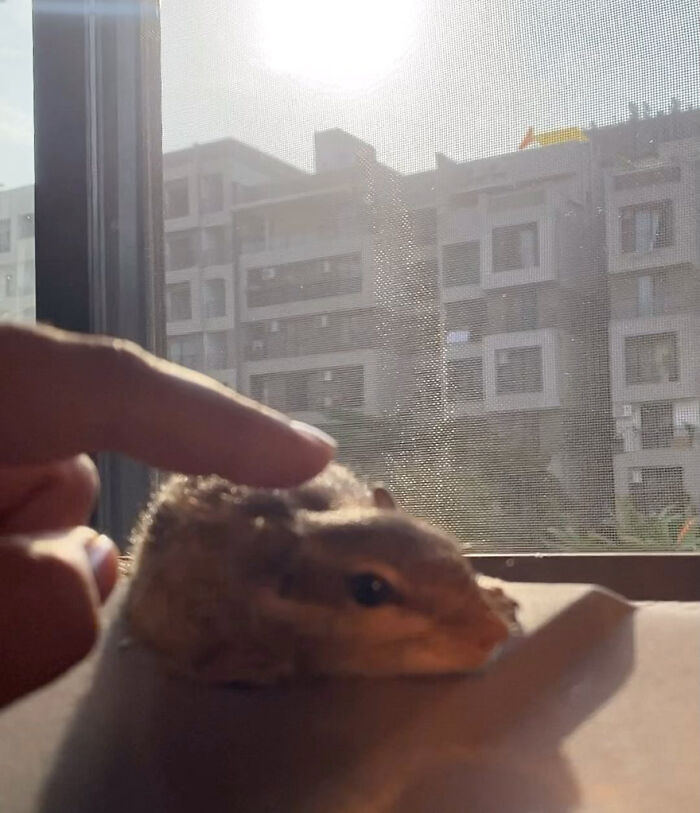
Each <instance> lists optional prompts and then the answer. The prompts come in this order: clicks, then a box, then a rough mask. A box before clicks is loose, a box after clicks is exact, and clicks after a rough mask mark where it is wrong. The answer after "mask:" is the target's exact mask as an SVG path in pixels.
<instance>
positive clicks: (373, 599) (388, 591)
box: [347, 573, 396, 607]
mask: <svg viewBox="0 0 700 813" xmlns="http://www.w3.org/2000/svg"><path fill="white" fill-rule="evenodd" d="M347 585H348V590H349V591H350V595H351V596H352V597H353V599H354V600H355V601H356V602H357V603H358V604H361V605H362V606H363V607H379V606H380V605H381V604H387V603H388V602H390V601H393V600H395V598H396V593H395V592H394V588H393V587H392V586H391V585H390V584H389V582H388V581H387V580H386V579H383V578H382V577H381V576H377V575H376V573H355V574H353V575H352V576H348V578H347Z"/></svg>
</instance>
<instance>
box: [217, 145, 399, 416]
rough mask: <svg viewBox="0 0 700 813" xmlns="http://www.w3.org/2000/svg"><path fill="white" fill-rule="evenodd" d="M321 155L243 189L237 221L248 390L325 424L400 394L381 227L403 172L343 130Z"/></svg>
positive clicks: (318, 150)
mask: <svg viewBox="0 0 700 813" xmlns="http://www.w3.org/2000/svg"><path fill="white" fill-rule="evenodd" d="M314 147H315V163H316V171H315V172H314V173H313V174H310V175H306V176H303V177H299V178H295V179H291V180H288V181H283V182H278V183H274V184H269V185H266V186H259V187H254V188H248V189H245V190H242V194H241V196H240V198H239V201H238V203H237V204H236V205H235V206H234V209H233V215H234V220H235V227H236V247H237V252H236V258H237V281H238V287H237V296H238V297H239V301H240V303H241V304H240V310H239V313H240V319H241V329H240V334H239V335H240V337H241V342H242V357H243V366H242V375H241V377H240V387H241V390H242V391H243V392H246V393H248V394H250V395H251V396H252V397H253V398H256V399H258V400H260V401H262V402H264V403H266V404H268V405H269V406H272V407H275V408H277V409H280V410H283V411H285V412H291V413H294V414H296V415H297V416H299V417H301V418H303V419H305V420H308V421H311V422H314V423H323V422H326V421H327V420H328V414H329V413H331V412H333V411H336V412H337V411H338V410H341V411H342V410H353V411H355V410H361V411H365V412H368V413H373V414H376V413H378V412H381V411H383V409H384V407H385V405H386V399H387V398H390V393H391V388H390V387H387V386H385V382H384V379H383V375H382V372H383V370H384V369H386V367H387V365H386V362H385V361H384V360H383V358H382V342H381V335H382V326H381V318H380V317H379V315H378V302H379V297H380V295H379V288H380V278H381V274H382V262H381V261H379V260H378V249H377V246H378V238H377V223H378V217H379V215H378V212H379V211H380V210H381V209H382V205H383V204H381V202H380V199H381V198H382V197H383V193H382V190H384V189H385V188H387V184H388V183H389V179H390V178H391V177H392V176H395V175H396V173H392V172H391V170H388V169H387V168H386V167H383V166H381V165H380V164H379V163H378V162H377V161H376V157H375V152H374V149H373V148H372V147H371V146H370V145H368V144H365V143H364V142H362V141H360V140H359V139H357V138H355V137H353V136H351V135H350V134H349V133H345V132H343V131H342V130H328V131H325V132H321V133H317V134H316V136H315V144H314ZM393 367H394V368H395V367H396V365H393Z"/></svg>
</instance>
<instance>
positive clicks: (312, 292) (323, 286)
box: [247, 276, 362, 308]
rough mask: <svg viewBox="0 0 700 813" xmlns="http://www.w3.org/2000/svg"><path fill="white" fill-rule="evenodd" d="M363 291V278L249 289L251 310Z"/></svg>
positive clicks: (248, 295) (248, 297) (250, 287)
mask: <svg viewBox="0 0 700 813" xmlns="http://www.w3.org/2000/svg"><path fill="white" fill-rule="evenodd" d="M361 290H362V277H359V276H358V277H348V278H346V279H329V280H319V281H317V282H309V283H300V284H297V285H279V286H278V285H274V286H272V285H271V286H270V287H269V288H254V287H252V286H249V287H248V290H247V300H248V307H249V308H262V307H265V306H267V305H283V304H285V303H287V302H304V301H306V300H309V299H321V298H323V297H329V296H344V295H346V294H357V293H360V291H361Z"/></svg>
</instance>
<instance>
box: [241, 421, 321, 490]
mask: <svg viewBox="0 0 700 813" xmlns="http://www.w3.org/2000/svg"><path fill="white" fill-rule="evenodd" d="M280 426H281V427H282V431H281V432H279V431H277V432H275V433H274V435H270V436H268V437H269V438H271V437H274V436H276V439H275V441H274V443H273V442H269V440H268V437H265V446H264V449H263V448H261V450H260V453H259V454H258V455H256V456H255V457H253V458H251V459H249V460H248V463H247V468H248V469H249V471H248V472H247V476H246V477H245V480H246V482H247V484H248V485H254V486H259V487H262V488H289V487H292V486H296V485H299V484H300V483H303V482H306V480H309V479H311V478H312V477H315V476H316V475H317V474H318V473H319V472H321V471H322V470H323V469H324V468H325V467H326V466H327V465H328V464H329V463H330V462H331V461H332V460H333V458H334V456H335V451H336V443H335V441H334V440H333V438H331V437H330V435H327V434H326V433H325V432H323V431H322V430H320V429H317V428H316V427H314V426H310V425H309V424H305V423H302V422H300V421H290V422H289V423H285V424H283V425H280ZM263 452H264V453H263ZM236 479H238V481H240V480H241V472H240V460H238V462H237V473H236Z"/></svg>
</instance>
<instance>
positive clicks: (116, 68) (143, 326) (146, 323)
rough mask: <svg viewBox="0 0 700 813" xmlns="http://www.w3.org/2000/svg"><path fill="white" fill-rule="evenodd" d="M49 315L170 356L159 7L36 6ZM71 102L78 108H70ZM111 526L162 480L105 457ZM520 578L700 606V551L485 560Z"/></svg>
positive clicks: (44, 301)
mask: <svg viewBox="0 0 700 813" xmlns="http://www.w3.org/2000/svg"><path fill="white" fill-rule="evenodd" d="M34 87H35V100H34V115H35V130H36V135H35V163H36V191H35V194H36V209H35V213H36V215H35V216H36V265H37V271H36V296H37V318H38V319H39V320H41V321H47V322H51V323H53V324H56V325H60V326H62V327H65V328H67V329H70V330H77V331H81V332H106V333H111V334H113V335H118V336H123V337H126V338H130V339H133V340H135V341H137V342H139V343H140V344H142V345H144V346H146V347H148V348H149V349H151V350H154V351H155V352H157V353H159V354H163V351H164V349H165V335H164V334H165V330H164V325H165V297H164V264H163V240H164V237H163V212H162V210H163V200H162V148H161V139H160V133H161V129H160V128H161V114H160V26H159V18H158V4H157V2H156V0H34ZM67 100H69V101H70V103H67ZM100 468H101V475H102V479H103V494H102V499H101V504H100V510H99V515H98V518H97V521H98V524H99V525H101V527H103V528H105V529H107V530H108V531H110V532H111V533H112V535H113V536H115V538H116V539H118V540H119V539H124V538H125V534H126V531H127V530H128V527H129V526H130V524H131V521H132V518H133V515H134V512H135V510H136V508H137V507H138V506H139V505H140V504H141V502H142V500H143V498H144V496H145V493H146V491H147V489H148V487H149V485H150V478H149V474H148V471H147V470H146V469H145V468H144V467H143V466H139V465H138V464H136V463H134V462H133V461H130V460H125V459H123V458H118V457H116V456H111V455H109V456H106V457H105V458H104V459H103V460H101V462H100ZM473 561H474V564H475V566H476V567H477V569H479V570H480V571H482V572H484V573H486V574H489V575H493V576H497V577H501V578H505V579H510V580H514V581H518V580H519V581H543V582H548V581H549V582H555V581H568V582H571V581H574V582H594V583H598V584H601V585H603V586H604V587H607V588H609V589H612V590H616V591H618V592H620V593H623V594H625V595H627V596H629V597H630V598H632V599H639V600H645V599H649V600H651V599H657V600H662V599H675V600H684V601H689V600H700V554H665V553H650V554H643V553H639V554H637V553H630V554H547V555H539V554H516V555H511V554H503V555H480V556H474V557H473Z"/></svg>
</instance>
